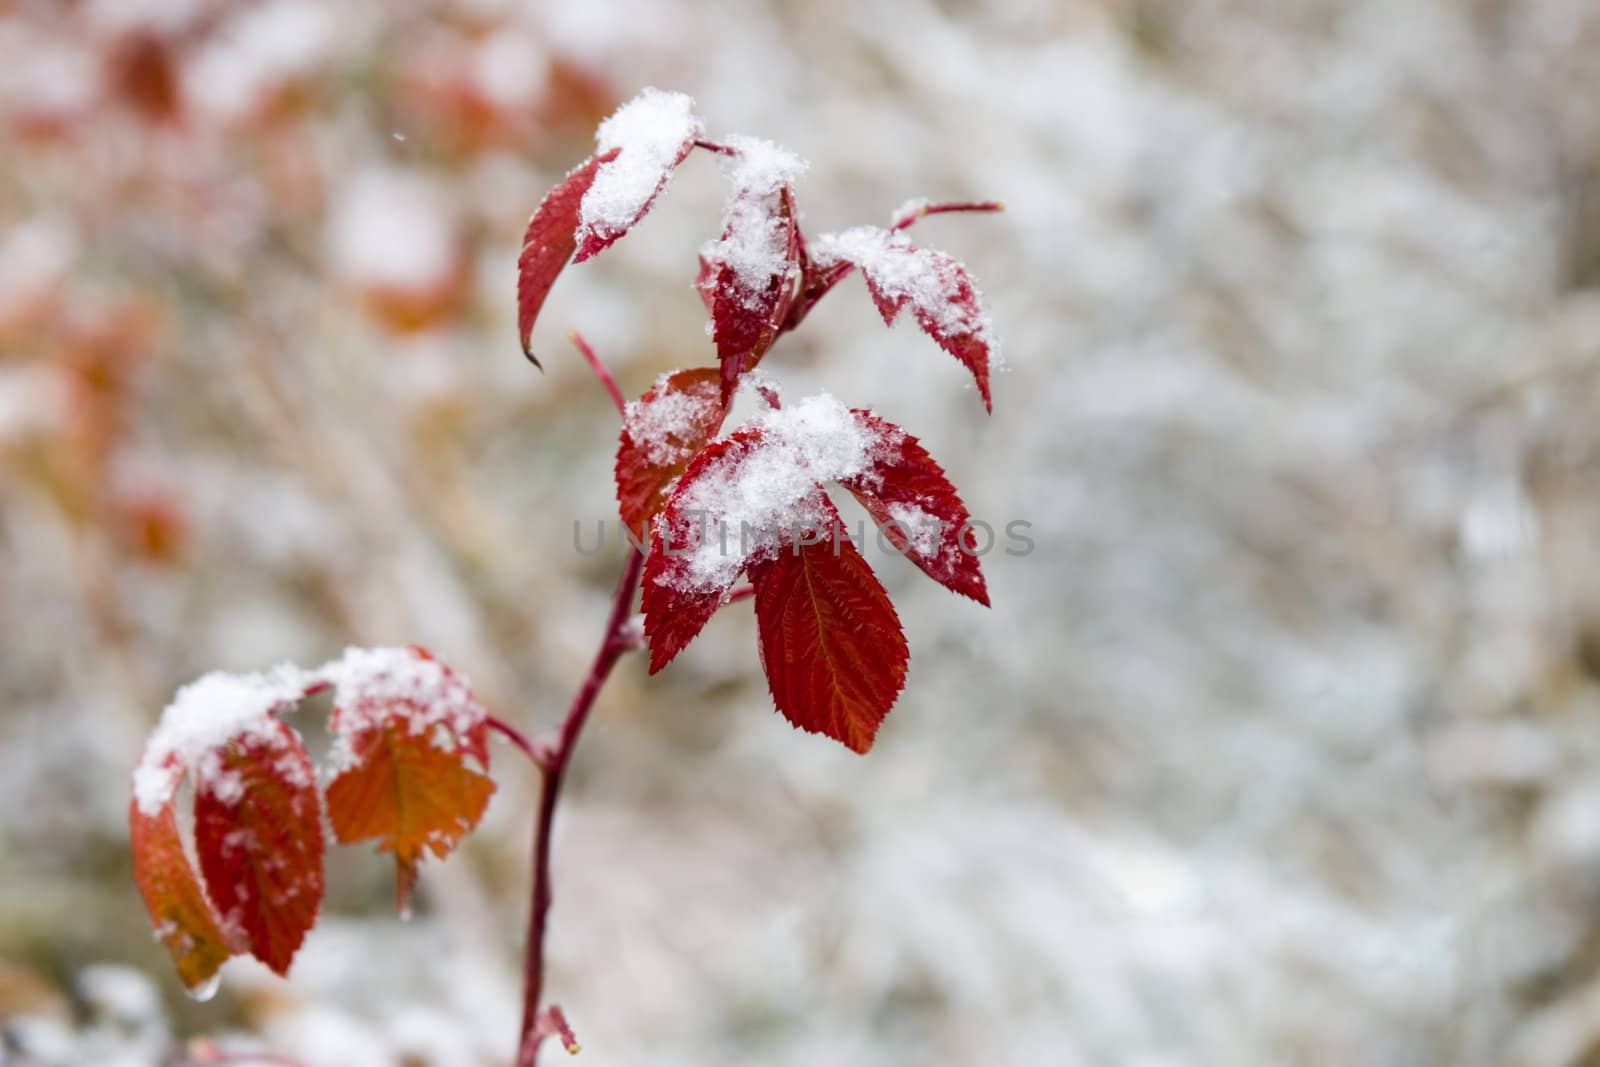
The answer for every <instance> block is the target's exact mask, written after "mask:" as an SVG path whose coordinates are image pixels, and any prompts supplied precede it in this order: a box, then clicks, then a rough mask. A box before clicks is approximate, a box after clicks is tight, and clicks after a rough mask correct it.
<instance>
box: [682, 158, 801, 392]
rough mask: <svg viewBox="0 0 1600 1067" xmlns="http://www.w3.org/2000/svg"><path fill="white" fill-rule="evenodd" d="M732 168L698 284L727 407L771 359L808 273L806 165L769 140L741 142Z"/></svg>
mask: <svg viewBox="0 0 1600 1067" xmlns="http://www.w3.org/2000/svg"><path fill="white" fill-rule="evenodd" d="M728 146H729V147H730V148H731V149H732V150H733V152H734V155H733V156H732V157H730V162H729V163H728V165H727V170H728V176H729V180H730V181H731V182H732V185H733V190H734V191H733V195H732V196H731V197H730V198H729V201H728V207H727V210H726V212H725V213H724V216H723V228H722V237H721V238H720V239H719V240H716V241H711V242H708V243H707V244H706V246H705V248H704V249H702V250H701V253H700V274H699V277H698V278H697V279H696V286H697V287H698V288H699V290H700V295H701V300H702V301H703V302H704V303H705V305H706V309H707V310H708V311H709V312H710V313H711V327H712V338H713V339H714V340H715V341H716V345H717V358H718V360H719V361H720V363H721V365H722V402H723V403H724V404H726V403H727V402H728V401H729V400H730V399H731V397H732V396H733V391H734V387H735V386H736V385H737V384H738V381H739V377H740V375H742V374H744V372H746V371H748V370H750V369H751V368H752V367H754V366H755V365H756V364H757V363H758V362H760V360H761V357H762V356H763V355H765V354H766V351H767V349H768V348H770V347H771V346H772V342H773V341H774V340H775V339H776V338H777V336H778V332H779V330H780V328H781V327H782V325H783V321H784V319H785V318H786V317H787V316H788V314H789V307H790V305H791V304H792V303H793V301H794V296H795V283H796V281H797V280H798V278H799V276H800V236H799V227H798V221H797V219H796V216H795V206H794V193H793V190H792V185H793V183H794V180H795V178H796V177H798V176H799V175H800V174H801V173H802V172H803V171H804V170H805V168H806V164H805V162H804V161H803V160H801V159H800V158H799V157H797V156H795V155H793V154H791V153H789V152H787V151H785V150H783V149H782V148H779V147H778V146H777V145H775V144H772V143H771V142H769V141H762V140H758V139H756V138H753V137H733V138H730V139H729V141H728Z"/></svg>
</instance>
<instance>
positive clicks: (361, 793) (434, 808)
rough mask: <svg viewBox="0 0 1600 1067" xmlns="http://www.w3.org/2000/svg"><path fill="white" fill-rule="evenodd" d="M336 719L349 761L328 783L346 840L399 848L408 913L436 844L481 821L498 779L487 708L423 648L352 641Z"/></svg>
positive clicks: (339, 832)
mask: <svg viewBox="0 0 1600 1067" xmlns="http://www.w3.org/2000/svg"><path fill="white" fill-rule="evenodd" d="M333 675H334V677H335V678H336V679H337V681H336V685H337V689H336V692H335V695H334V710H333V718H332V720H331V725H332V728H333V731H334V734H335V735H336V737H337V739H338V746H339V747H338V750H337V751H338V755H337V757H336V758H338V759H339V760H340V761H341V762H342V764H343V769H342V770H341V771H340V772H339V774H338V775H337V776H336V777H335V778H334V779H333V781H332V782H330V783H329V784H328V791H327V798H328V816H329V819H330V821H331V822H332V823H333V833H334V836H335V837H336V838H337V839H338V840H339V842H340V843H341V844H351V843H353V842H356V841H365V840H368V839H371V838H375V839H377V841H378V850H379V851H380V852H392V853H393V854H394V860H395V867H396V877H397V884H396V890H395V898H396V903H397V905H398V906H399V908H400V911H401V912H402V914H403V913H404V912H405V909H406V902H407V899H408V897H409V894H410V890H411V885H412V883H413V882H414V881H415V880H416V869H417V864H418V862H419V861H420V860H421V859H422V857H423V855H424V854H425V853H426V852H427V851H430V850H431V851H432V852H433V854H434V855H435V856H437V857H438V858H440V859H443V858H444V857H446V856H448V855H449V854H450V852H451V850H452V849H454V848H455V847H456V845H457V844H458V843H459V842H460V841H461V838H462V837H463V836H464V835H465V834H466V833H467V832H468V831H470V830H471V829H472V828H473V827H474V826H476V825H477V824H478V820H479V819H480V818H482V817H483V812H484V809H485V808H486V807H487V806H488V803H489V796H490V794H492V793H493V792H494V782H492V781H491V780H490V779H489V778H488V777H486V776H485V775H483V774H480V773H478V772H477V771H475V770H473V769H471V768H470V767H468V766H467V764H466V758H467V757H468V756H471V757H473V758H474V759H475V760H476V761H477V762H478V763H479V764H480V765H481V766H483V767H484V768H485V769H487V768H488V765H489V748H488V731H487V727H486V725H485V716H484V712H483V708H482V707H481V706H480V705H479V704H478V702H477V700H476V699H475V698H474V697H473V695H472V691H471V689H470V688H468V686H467V684H466V683H465V682H464V681H462V680H461V679H460V678H459V677H458V676H457V675H456V674H455V673H454V672H452V671H451V670H450V669H449V668H448V667H446V666H445V665H444V664H442V663H440V662H438V661H437V660H435V659H434V658H433V657H432V656H429V655H428V654H427V653H426V652H425V651H423V650H422V649H420V648H409V649H376V650H372V651H362V650H351V651H350V652H347V653H346V654H345V658H344V660H343V661H341V663H339V664H338V665H336V666H335V667H334V668H333Z"/></svg>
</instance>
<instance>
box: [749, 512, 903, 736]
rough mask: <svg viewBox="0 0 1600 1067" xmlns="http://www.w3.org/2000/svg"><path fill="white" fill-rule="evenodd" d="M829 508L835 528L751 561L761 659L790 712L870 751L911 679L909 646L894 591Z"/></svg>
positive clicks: (799, 721)
mask: <svg viewBox="0 0 1600 1067" xmlns="http://www.w3.org/2000/svg"><path fill="white" fill-rule="evenodd" d="M827 510H828V511H829V512H832V513H833V514H832V523H833V526H834V531H833V533H832V534H831V535H828V536H824V537H822V538H821V539H820V540H815V541H813V543H809V544H807V543H804V541H802V542H801V543H798V544H796V545H794V546H786V547H784V548H782V549H780V550H779V551H778V552H777V553H776V554H774V555H770V556H765V557H762V558H759V559H756V560H754V561H753V562H752V563H751V564H750V578H751V581H752V582H753V583H754V584H755V590H756V593H755V608H756V624H757V627H758V630H759V633H760V641H761V665H762V667H763V669H764V670H765V671H766V675H767V686H768V688H769V689H770V690H771V692H772V700H773V703H774V704H776V705H777V708H778V710H779V711H780V712H782V713H783V716H784V717H785V718H786V719H788V720H789V721H790V722H792V723H794V724H795V725H796V726H798V727H800V728H801V729H803V730H809V731H812V732H814V733H820V734H825V735H827V736H828V737H831V738H833V739H834V740H836V741H838V742H840V743H841V744H843V745H845V746H846V747H847V748H850V749H852V750H854V751H856V752H866V751H867V750H868V749H869V748H871V747H872V739H873V737H874V736H875V735H876V733H877V731H878V725H879V724H880V723H881V722H882V721H883V717H884V716H885V715H887V714H888V713H889V709H890V708H891V707H893V706H894V701H895V698H896V697H897V696H898V695H899V693H900V690H901V688H902V687H903V686H904V685H905V675H906V661H907V659H908V658H909V651H908V649H907V647H906V639H905V635H904V633H902V631H901V629H900V618H899V616H898V615H896V614H895V610H894V605H892V604H891V603H890V602H889V596H888V594H887V593H885V592H884V589H883V586H882V585H880V584H879V583H878V579H877V578H876V577H875V576H874V575H873V573H872V569H871V568H870V567H868V566H867V561H866V560H865V559H863V558H862V557H861V554H860V553H859V552H858V551H856V548H855V546H854V545H853V544H851V543H850V541H849V539H848V538H846V537H845V536H844V534H843V532H842V531H840V530H838V515H837V513H836V512H833V508H832V505H829V506H828V509H827ZM805 540H811V539H810V538H807V539H805Z"/></svg>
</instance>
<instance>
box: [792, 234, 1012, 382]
mask: <svg viewBox="0 0 1600 1067" xmlns="http://www.w3.org/2000/svg"><path fill="white" fill-rule="evenodd" d="M810 256H811V262H812V265H813V267H814V268H815V274H816V276H817V277H819V278H833V279H834V280H837V271H838V268H839V267H840V266H841V265H843V264H849V265H853V266H855V267H858V268H860V270H861V273H862V275H863V276H864V277H865V278H866V281H867V291H868V292H869V293H871V295H872V300H873V302H874V303H875V304H877V306H878V313H879V314H880V315H882V316H883V321H884V324H885V325H893V323H894V320H895V317H896V316H897V315H899V314H900V311H901V309H902V308H904V307H905V306H906V305H907V304H910V305H911V314H912V316H913V317H914V318H915V319H916V320H917V324H918V325H920V326H921V327H922V329H923V332H925V333H926V334H927V335H928V336H930V337H932V338H933V339H934V340H935V341H937V342H938V344H939V347H940V348H943V349H944V350H945V351H946V352H948V353H950V354H951V355H952V356H954V357H955V358H956V359H957V360H959V361H960V362H961V364H962V365H963V366H965V367H966V368H967V369H968V370H969V371H971V372H972V377H973V380H974V381H976V382H977V385H978V393H979V395H980V396H982V397H983V406H984V408H985V409H986V410H987V409H990V408H991V399H990V396H989V364H990V359H991V356H992V355H993V351H994V349H995V341H994V337H993V328H992V326H991V325H990V322H989V317H988V315H987V314H986V313H985V312H984V310H983V308H982V305H981V302H980V297H979V294H978V290H977V288H976V287H975V286H974V285H973V283H972V278H971V276H970V275H968V273H967V270H966V268H965V267H963V266H962V265H961V264H960V263H959V262H957V261H956V260H954V259H952V258H951V257H950V256H947V255H945V254H944V253H943V252H936V251H934V250H932V249H928V248H918V247H916V246H915V245H913V244H912V243H911V242H910V240H908V239H907V238H906V237H905V235H904V234H902V233H900V232H898V231H892V230H885V229H882V228H880V227H877V226H857V227H854V228H852V229H849V230H845V231H844V232H843V233H836V234H824V235H822V236H821V237H819V238H818V239H817V240H816V242H815V243H814V244H813V245H812V246H811V249H810ZM830 284H831V283H830Z"/></svg>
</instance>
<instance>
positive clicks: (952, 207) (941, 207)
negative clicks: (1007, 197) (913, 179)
mask: <svg viewBox="0 0 1600 1067" xmlns="http://www.w3.org/2000/svg"><path fill="white" fill-rule="evenodd" d="M1005 209H1006V206H1005V204H1003V203H1001V202H1000V201H998V200H955V201H951V202H949V203H944V204H920V205H918V206H917V207H916V209H915V210H913V211H908V212H906V213H905V214H904V215H901V216H900V217H899V218H897V219H895V220H894V225H892V226H890V227H889V228H890V229H891V230H903V229H905V228H906V227H907V226H910V225H911V224H912V223H914V222H916V221H917V220H918V219H921V218H926V217H927V216H929V215H944V214H948V213H949V212H952V211H1004V210H1005Z"/></svg>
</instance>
